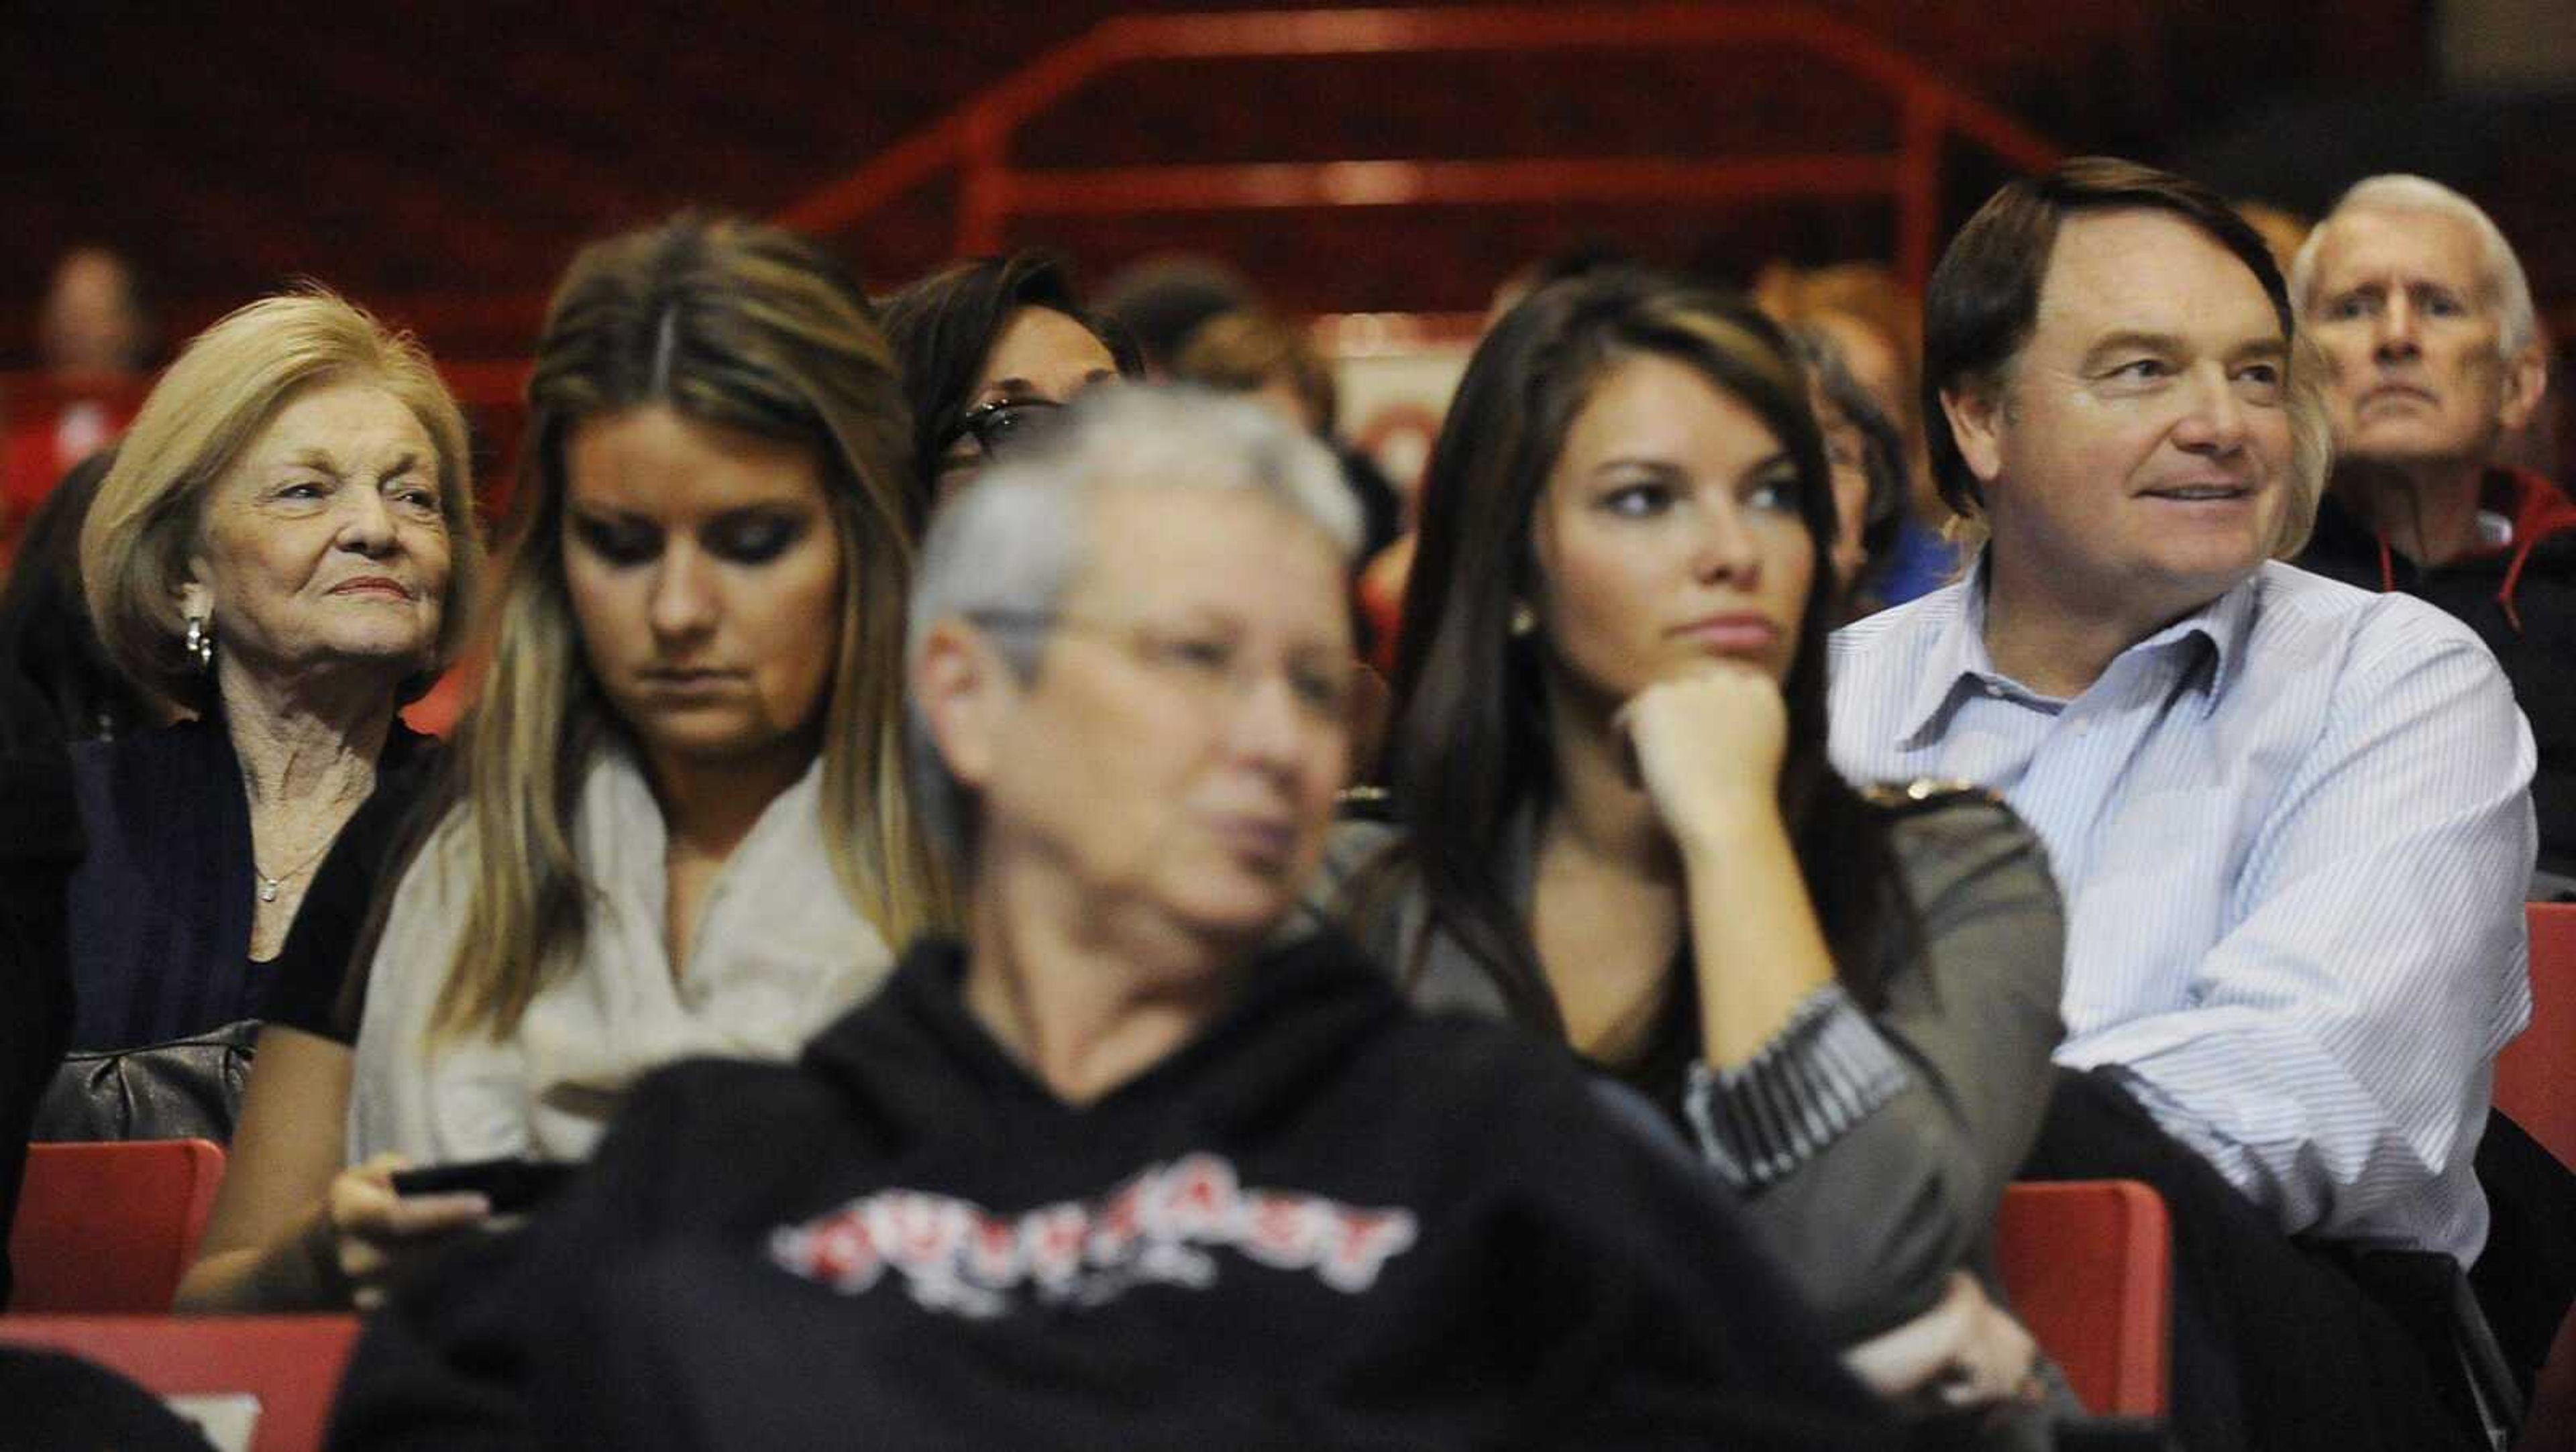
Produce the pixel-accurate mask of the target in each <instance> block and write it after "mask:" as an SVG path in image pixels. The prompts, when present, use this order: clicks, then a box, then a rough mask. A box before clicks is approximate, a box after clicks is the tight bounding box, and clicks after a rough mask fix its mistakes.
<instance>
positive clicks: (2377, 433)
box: [2290, 176, 2576, 897]
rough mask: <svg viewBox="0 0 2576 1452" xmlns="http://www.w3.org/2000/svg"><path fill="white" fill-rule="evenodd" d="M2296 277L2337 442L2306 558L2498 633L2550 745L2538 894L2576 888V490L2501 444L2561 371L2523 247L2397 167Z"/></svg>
mask: <svg viewBox="0 0 2576 1452" xmlns="http://www.w3.org/2000/svg"><path fill="white" fill-rule="evenodd" d="M2290 285H2291V295H2292V297H2293V299H2294V300H2295V301H2296V303H2297V304H2298V307H2299V316H2300V320H2301V322H2302V324H2303V325H2304V326H2305V328H2306V330H2307V332H2308V335H2309V336H2310V337H2312V338H2314V339H2315V340H2316V343H2317V346H2318V347H2319V348H2320V349H2322V350H2323V351H2324V354H2325V357H2326V362H2327V369H2326V380H2327V383H2326V396H2327V402H2328V404H2329V408H2328V416H2329V417H2330V418H2331V419H2332V421H2333V425H2334V441H2335V456H2336V468H2335V473H2334V477H2333V482H2332V485H2331V486H2330V488H2329V490H2328V493H2327V496H2326V500H2325V503H2324V505H2323V506H2322V507H2321V508H2320V509H2319V511H2318V514H2317V528H2316V533H2315V534H2314V535H2313V536H2312V537H2311V538H2310V540H2309V542H2308V548H2307V550H2306V552H2305V553H2303V554H2301V555H2300V556H2299V559H2298V563H2299V564H2301V565H2302V566H2305V567H2306V568H2308V569H2311V570H2314V571H2316V572H2317V573H2318V574H2321V575H2330V576H2332V577H2334V578H2335V579H2338V580H2342V581H2344V582H2346V583H2348V584H2353V585H2359V586H2360V587H2362V588H2363V589H2365V590H2403V591H2405V592H2406V593H2408V594H2410V595H2416V596H2419V597H2421V598H2423V599H2425V600H2429V601H2431V602H2432V603H2434V604H2436V605H2439V606H2440V607H2442V608H2443V609H2444V610H2446V611H2449V612H2450V613H2451V614H2453V615H2456V616H2458V617H2459V618H2460V619H2461V620H2463V621H2466V622H2467V623H2468V625H2469V626H2470V628H2472V629H2474V630H2476V631H2477V633H2478V638H2479V639H2481V640H2483V641H2485V642H2486V644H2487V649H2489V650H2491V651H2493V652H2495V657H2496V661H2497V663H2498V664H2500V665H2502V666H2503V667H2504V671H2505V675H2506V676H2507V677H2509V678H2510V679H2511V680H2512V681H2513V690H2514V695H2515V697H2516V698H2517V699H2518V700H2519V701H2520V702H2521V703H2522V711H2523V714H2524V715H2525V716H2527V717H2529V718H2530V719H2531V730H2532V735H2533V738H2534V740H2535V742H2536V744H2537V745H2538V747H2539V749H2540V769H2539V771H2538V773H2537V774H2536V775H2534V776H2533V778H2532V782H2531V797H2532V804H2533V807H2534V809H2535V810H2536V811H2537V813H2538V815H2539V819H2540V862H2539V871H2538V874H2537V875H2536V876H2535V878H2534V879H2533V893H2532V895H2533V896H2535V897H2553V896H2558V895H2561V894H2567V893H2576V503H2571V502H2570V501H2569V500H2568V497H2567V496H2566V494H2565V493H2563V492H2562V491H2561V490H2560V489H2559V487H2558V485H2557V484H2555V483H2553V482H2552V481H2550V480H2549V479H2546V478H2544V477H2542V476H2541V475H2539V474H2537V473H2533V472H2530V471H2527V470H2522V469H2515V468H2511V467H2508V466H2506V465H2504V464H2502V463H2500V462H2499V458H2498V456H2499V453H2500V451H2501V449H2502V447H2503V443H2504V440H2505V439H2506V437H2507V436H2508V435H2511V434H2513V433H2514V432H2516V431H2517V430H2519V429H2521V428H2523V427H2524V426H2525V425H2526V424H2528V423H2529V422H2530V420H2531V417H2532V415H2533V413H2534V411H2535V410H2536V409H2537V408H2538V407H2539V405H2540V400H2541V395H2542V392H2543V390H2544V388H2545V387H2546V384H2547V381H2548V376H2549V359H2548V355H2547V354H2546V353H2545V352H2544V351H2543V350H2542V347H2541V343H2540V337H2539V332H2538V330H2537V328H2536V327H2535V325H2534V322H2533V318H2532V306H2531V285H2530V284H2529V283H2528V282H2527V281H2526V280H2525V279H2524V277H2523V271H2522V263H2521V261H2520V260H2519V259H2518V258H2516V257H2515V256H2514V252H2513V248H2512V247H2511V246H2510V245H2508V244H2507V243H2506V241H2505V239H2504V234H2503V233H2501V232H2499V231H2497V230H2496V225H2495V223H2494V222H2493V221H2491V220H2489V219H2488V217H2487V214H2486V213H2485V212H2484V211H2483V210H2481V209H2480V208H2479V207H2478V205H2477V204H2476V203H2475V202H2472V201H2470V200H2469V199H2468V198H2466V197H2464V196H2461V195H2460V194H2459V193H2458V192H2455V191H2452V190H2451V189H2450V188H2449V187H2446V186H2443V185H2441V184H2440V183H2438V182H2432V181H2427V180H2425V179H2424V178H2422V177H2413V176H2379V177H2372V178H2370V179H2369V180H2367V181H2364V182H2361V183H2360V184H2358V185H2356V186H2355V187H2353V188H2352V190H2350V191H2348V192H2346V193H2344V195H2343V199H2342V200H2341V201H2338V202H2337V203H2336V204H2335V207H2334V210H2333V211H2332V212H2331V213H2329V214H2328V215H2327V217H2326V219H2325V221H2324V222H2322V223H2320V224H2319V225H2318V227H2317V229H2316V231H2315V232H2314V233H2312V234H2310V236H2309V238H2308V240H2307V242H2306V244H2305V245H2304V246H2302V247H2301V248H2300V249H2299V253H2298V257H2297V259H2296V261H2295V263H2294V264H2293V266H2292V270H2291V274H2290Z"/></svg>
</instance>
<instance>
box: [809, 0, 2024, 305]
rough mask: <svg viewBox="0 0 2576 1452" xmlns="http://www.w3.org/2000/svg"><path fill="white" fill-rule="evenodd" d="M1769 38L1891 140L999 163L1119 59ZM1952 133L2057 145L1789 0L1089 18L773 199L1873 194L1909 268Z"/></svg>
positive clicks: (1052, 207) (829, 205) (1060, 203)
mask: <svg viewBox="0 0 2576 1452" xmlns="http://www.w3.org/2000/svg"><path fill="white" fill-rule="evenodd" d="M1753 45H1765V46H1786V47H1789V48H1791V49H1795V50H1799V51H1803V52H1805V53H1806V54H1808V55H1811V56H1813V57H1815V58H1816V59H1817V60H1819V61H1821V62H1823V63H1825V64H1827V65H1829V66H1832V67H1834V68H1836V69H1838V70H1840V71H1842V72H1843V73H1845V74H1846V75H1848V76H1850V77H1851V78H1852V79H1854V80H1856V81H1859V82H1861V83H1863V84H1865V85H1869V86H1873V87H1875V88H1877V89H1879V90H1880V91H1883V92H1885V93H1886V94H1887V95H1888V96H1889V97H1890V98H1891V99H1892V100H1893V101H1894V102H1895V104H1896V109H1897V116H1898V125H1897V133H1898V139H1897V145H1896V149H1895V150H1894V151H1893V152H1880V153H1859V154H1831V153H1827V154H1810V155H1794V156H1768V157H1756V158H1745V159H1729V160H1681V159H1667V158H1597V159H1567V158H1549V159H1528V160H1503V161H1492V160H1482V161H1456V160H1442V159H1436V158H1421V159H1412V160H1373V161H1340V162H1260V163H1246V164H1241V165H1231V166H1206V165H1195V166H1121V167H1098V168H1081V169H1071V168H1052V169H1046V170H1030V169H1024V168H1021V167H1017V166H1014V165H1013V164H1012V162H1011V160H1010V154H1011V146H1012V142H1013V141H1014V139H1015V138H1016V137H1017V135H1018V134H1019V132H1020V130H1021V129H1022V128H1023V127H1025V126H1027V125H1028V124H1029V123H1030V122H1032V121H1034V120H1036V119H1037V118H1039V117H1040V116H1042V115H1044V114H1045V113H1046V112H1047V111H1048V110H1050V109H1051V108H1053V107H1055V106H1057V105H1058V104H1060V103H1062V102H1064V101H1065V100H1066V99H1068V98H1069V97H1071V96H1072V95H1074V94H1075V93H1076V92H1077V91H1079V90H1081V89H1082V88H1083V87H1085V86H1088V85H1090V84H1092V83H1093V82H1095V81H1097V80H1098V79H1100V78H1101V77H1102V76H1104V75H1106V74H1108V73H1110V72H1112V71H1114V70H1117V69H1119V68H1121V67H1125V66H1133V65H1140V64H1150V63H1157V62H1178V61H1192V60H1209V59H1289V58H1300V57H1304V58H1329V57H1335V56H1363V55H1390V54H1423V55H1428V54H1436V53H1462V52H1485V53H1495V52H1521V53H1540V52H1547V51H1562V50H1569V49H1578V48H1579V49H1592V50H1653V51H1670V50H1674V49H1689V48H1710V49H1719V48H1733V47H1744V46H1753ZM1954 136H1955V137H1959V138H1963V139H1965V140H1968V141H1971V142H1973V143H1975V144H1977V145H1979V146H1982V147H1985V148H1986V149H1987V150H1990V151H1992V152H1994V153H1995V154H1996V155H1998V156H2000V157H2001V158H2003V159H2004V160H2005V161H2007V162H2009V163H2011V164H2012V165H2014V166H2017V167H2019V168H2022V169H2023V170H2027V171H2040V170H2045V169H2046V168H2048V167H2049V166H2052V165H2054V164H2055V163H2056V161H2057V160H2058V159H2059V157H2060V155H2061V152H2060V149H2059V148H2058V147H2057V146H2055V145H2054V144H2052V143H2051V142H2049V141H2048V140H2047V139H2045V138H2043V137H2041V136H2040V135H2038V134H2037V133H2035V132H2033V131H2031V130H2030V129H2029V128H2028V127H2025V126H2023V125H2022V124H2021V123H2019V122H2017V121H2015V120H2013V119H2012V118H2011V117H2009V116H2007V115H2005V114H2004V113H2002V112H2001V111H1998V110H1996V109H1995V108H1994V107H1992V106H1989V105H1987V104H1986V103H1984V102H1983V101H1981V100H1979V99H1977V98H1976V97H1974V96H1971V95H1969V94H1968V93H1967V92H1965V91H1964V90H1962V89H1960V88H1959V87H1958V86H1957V85H1955V84H1953V83H1952V82H1950V81H1948V80H1947V79H1945V78H1943V77H1941V76H1939V75H1937V74H1935V73H1933V72H1932V71H1930V70H1928V69H1926V68H1925V67H1923V66H1922V65H1920V64H1918V63H1917V62H1915V61H1913V60H1912V59H1910V58H1908V57H1907V56H1905V55H1903V54H1901V53H1900V52H1898V51H1896V50H1894V49H1892V48H1891V47H1889V46H1888V45H1887V44H1886V43H1885V42H1883V41H1881V40H1879V39H1878V38H1877V37H1875V36H1873V35H1871V34H1870V33H1868V32H1867V31H1865V30H1862V29H1860V28H1859V27H1857V26H1854V25H1850V24H1848V23H1846V22H1844V21H1841V20H1839V19H1836V18H1835V17H1833V16H1830V15H1826V14H1823V13H1821V12H1819V11H1815V10H1810V9H1804V8H1800V7H1795V6H1748V7H1741V8H1738V7H1732V6H1702V5H1677V4H1660V5H1641V6H1634V7H1629V8H1622V9H1602V10H1594V9H1572V8H1569V9H1562V10H1557V9H1536V8H1528V7H1477V8H1464V9H1442V10H1315V11H1302V12H1292V13H1268V14H1263V13H1251V14H1235V15H1154V16H1127V17H1121V18H1117V19H1112V20H1106V21H1103V22H1101V23H1100V24H1099V25H1097V26H1095V27H1093V28H1092V29H1091V30H1090V31H1089V32H1087V33H1085V34H1084V35H1082V36H1080V37H1078V38H1077V39H1075V40H1073V41H1070V42H1068V43H1067V44H1065V45H1063V46H1061V47H1059V48H1057V49H1055V50H1053V51H1050V52H1048V53H1047V54H1045V55H1043V56H1041V57H1039V58H1038V59H1036V60H1034V61H1032V62H1030V63H1029V64H1027V65H1025V66H1023V67H1021V68H1020V69H1019V70H1017V71H1015V72H1013V73H1012V74H1011V75H1009V76H1007V77H1005V78H1004V79H1003V80H1001V81H1000V82H998V83H996V84H995V85H993V86H992V87H990V88H989V89H987V90H986V91H984V93H983V94H981V95H979V96H977V97H975V98H974V99H973V100H971V101H969V102H967V103H966V104H965V105H963V106H961V107H959V108H958V109H957V110H955V111H952V112H950V113H949V114H948V115H946V116H944V117H942V118H941V119H939V120H938V121H936V122H933V123H932V124H931V125H929V126H927V127H924V128H923V129H921V130H920V131H917V132H915V133H913V134H912V135H910V136H908V137H906V138H904V139H903V140H902V141H900V142H898V143H897V144H895V145H894V146H892V147H890V148H888V149H887V150H886V151H885V152H883V153H882V154H880V155H879V156H877V157H876V159H874V160H873V161H870V162H869V163H867V164H866V165H864V166H862V167H860V168H858V169H857V170H856V171H853V172H851V173H850V174H849V175H847V176H845V177H842V178H841V179H840V180H838V181H835V182H832V183H830V184H828V185H826V186H823V187H821V188H818V189H817V190H815V191H814V192H813V193H811V194H810V195H808V196H806V197H805V198H804V199H803V200H801V201H799V202H797V203H796V204H795V205H793V206H790V207H788V208H787V209H786V210H784V211H783V212H781V213H780V214H779V220H780V221H782V222H785V223H787V224H788V225H790V226H794V227H797V228H801V229H803V230H805V231H808V232H813V233H817V234H828V233H832V232H837V231H840V230H842V229H845V228H847V227H850V226H852V225H854V224H856V223H857V222H859V221H860V220H862V219H863V218H865V217H867V216H868V215H869V214H871V213H873V212H875V211H877V210H878V209H880V208H882V207H885V206H887V205H889V204H890V203H892V202H893V201H895V200H896V199H897V198H899V197H901V196H903V195H904V194H905V193H907V192H910V191H912V190H913V189H914V188H916V187H919V186H921V185H923V184H924V183H926V182H928V181H930V180H931V179H933V178H934V177H937V176H940V175H942V174H945V173H948V172H954V173H956V175H957V177H958V182H959V185H958V200H957V229H956V250H957V251H958V252H960V253H979V252H992V251H996V250H999V249H1000V247H1001V246H1002V245H1003V237H1004V229H1005V224H1006V223H1007V222H1008V221H1009V219H1011V218H1013V217H1021V216H1075V215H1097V214H1102V213H1114V214H1135V213H1140V212H1158V211H1241V210H1261V209H1275V208H1333V207H1392V206H1419V205H1430V204H1468V205H1476V204H1484V205H1494V204H1503V203H1547V202H1575V201H1587V202H1652V203H1698V204H1704V205H1720V204H1727V203H1737V202H1743V201H1749V200H1759V199H1764V198H1771V197H1785V196H1803V197H1871V196H1884V197H1886V198H1888V199H1889V201H1890V202H1891V203H1892V204H1893V205H1894V207H1895V210H1896V235H1897V256H1896V259H1895V261H1896V268H1897V273H1898V275H1899V276H1900V277H1901V278H1903V279H1904V280H1905V281H1906V282H1907V283H1909V284H1910V285H1913V286H1917V287H1919V286H1920V285H1921V284H1922V282H1923V279H1924V278H1925V277H1926V276H1928V275H1929V274H1930V272H1931V267H1932V258H1933V249H1934V245H1935V244H1936V243H1937V242H1938V240H1939V228H1940V222H1941V217H1940V203H1941V151H1942V146H1943V145H1944V143H1945V142H1947V141H1948V140H1949V139H1950V138H1952V137H1954Z"/></svg>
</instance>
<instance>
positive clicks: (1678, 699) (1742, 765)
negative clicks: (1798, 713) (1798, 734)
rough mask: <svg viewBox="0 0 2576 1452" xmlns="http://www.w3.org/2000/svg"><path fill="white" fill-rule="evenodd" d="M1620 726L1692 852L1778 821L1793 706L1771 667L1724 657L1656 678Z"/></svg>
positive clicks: (1663, 812)
mask: <svg viewBox="0 0 2576 1452" xmlns="http://www.w3.org/2000/svg"><path fill="white" fill-rule="evenodd" d="M1616 724H1617V726H1618V729H1619V730H1620V731H1621V732H1622V734H1624V735H1625V736H1626V737H1627V740H1628V744H1629V748H1630V751H1631V753H1632V754H1633V755H1634V757H1635V760H1636V766H1637V775H1638V778H1639V781H1640V783H1641V784H1642V785H1643V786H1644V787H1645V789H1646V794H1647V796H1648V797H1650V798H1652V799H1653V801H1654V804H1655V813H1656V815H1657V816H1659V817H1661V818H1662V819H1663V822H1664V827H1665V830H1667V831H1669V832H1671V833H1672V834H1673V838H1674V840H1675V841H1676V842H1677V843H1679V844H1680V845H1681V846H1682V848H1683V850H1684V851H1686V852H1687V851H1689V850H1691V849H1692V848H1693V847H1694V846H1695V845H1706V844H1715V843H1720V842H1723V841H1724V840H1725V839H1726V838H1728V837H1730V836H1733V835H1734V834H1735V833H1737V832H1738V831H1740V830H1741V829H1742V828H1743V826H1744V825H1745V824H1746V823H1748V822H1760V821H1765V820H1777V818H1778V815H1779V810H1780V806H1779V790H1780V764H1781V761H1782V760H1783V759H1784V758H1785V757H1786V755H1787V753H1788V744H1789V711H1788V707H1787V706H1786V705H1785V704H1784V703H1783V702H1782V700H1781V698H1780V687H1779V684H1778V683H1777V682H1775V681H1773V680H1772V679H1771V678H1770V676H1768V675H1766V674H1764V673H1763V672H1762V671H1760V670H1757V669H1755V668H1753V667H1751V666H1746V665H1737V664H1733V663H1725V662H1719V663H1712V664H1711V665H1710V666H1708V667H1707V668H1705V669H1700V670H1695V671H1693V672H1691V673H1690V674H1687V675H1682V676H1675V677H1669V678H1667V679H1664V680H1661V681H1657V682H1656V683H1655V684H1653V685H1651V686H1648V687H1647V688H1646V689H1644V690H1642V691H1639V692H1638V693H1637V694H1636V695H1635V696H1634V697H1632V698H1630V700H1629V702H1628V704H1627V705H1626V706H1625V707H1623V708H1621V710H1620V712H1619V716H1618V720H1617V723H1616Z"/></svg>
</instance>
